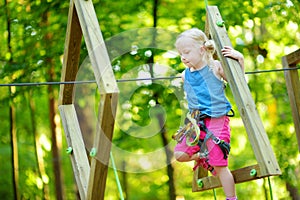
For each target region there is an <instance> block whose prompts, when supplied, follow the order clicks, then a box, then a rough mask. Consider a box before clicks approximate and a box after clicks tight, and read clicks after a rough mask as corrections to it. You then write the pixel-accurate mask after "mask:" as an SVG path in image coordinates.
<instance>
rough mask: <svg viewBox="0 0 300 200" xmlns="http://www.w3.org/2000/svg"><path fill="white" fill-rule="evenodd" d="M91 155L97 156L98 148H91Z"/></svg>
mask: <svg viewBox="0 0 300 200" xmlns="http://www.w3.org/2000/svg"><path fill="white" fill-rule="evenodd" d="M90 156H91V157H95V156H96V148H92V149H91V152H90Z"/></svg>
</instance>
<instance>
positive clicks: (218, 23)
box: [217, 20, 225, 27]
mask: <svg viewBox="0 0 300 200" xmlns="http://www.w3.org/2000/svg"><path fill="white" fill-rule="evenodd" d="M224 24H225V22H224V21H223V20H220V21H217V26H220V27H223V26H224Z"/></svg>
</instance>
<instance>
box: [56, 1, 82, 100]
mask: <svg viewBox="0 0 300 200" xmlns="http://www.w3.org/2000/svg"><path fill="white" fill-rule="evenodd" d="M81 40H82V31H81V28H80V24H79V19H78V16H77V12H76V9H75V5H74V2H73V1H71V2H70V8H69V18H68V26H67V33H66V41H65V52H64V58H63V68H62V72H61V81H62V82H65V81H75V79H76V74H77V72H78V65H79V56H80V46H81ZM73 87H74V84H63V85H60V94H59V105H65V104H72V103H73Z"/></svg>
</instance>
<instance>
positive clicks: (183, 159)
mask: <svg viewBox="0 0 300 200" xmlns="http://www.w3.org/2000/svg"><path fill="white" fill-rule="evenodd" d="M174 157H175V159H176V160H177V161H178V162H187V161H189V160H190V156H189V155H188V154H186V153H184V152H179V151H176V152H174Z"/></svg>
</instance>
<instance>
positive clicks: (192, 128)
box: [172, 110, 234, 172]
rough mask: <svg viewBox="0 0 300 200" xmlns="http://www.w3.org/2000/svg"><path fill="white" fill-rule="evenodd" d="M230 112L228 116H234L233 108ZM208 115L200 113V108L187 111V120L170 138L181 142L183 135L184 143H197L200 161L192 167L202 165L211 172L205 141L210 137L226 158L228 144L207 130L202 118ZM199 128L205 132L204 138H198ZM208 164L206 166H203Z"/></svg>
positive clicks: (228, 149) (192, 144) (190, 144)
mask: <svg viewBox="0 0 300 200" xmlns="http://www.w3.org/2000/svg"><path fill="white" fill-rule="evenodd" d="M231 111H232V114H230V115H228V116H234V112H233V110H231ZM208 117H210V116H208V115H206V114H201V112H200V110H193V111H192V112H191V113H190V112H189V113H187V118H186V119H187V120H186V123H185V125H184V126H183V127H181V128H179V130H178V131H177V133H175V134H174V135H173V136H172V138H173V139H174V140H176V141H177V142H178V143H181V142H182V140H183V139H184V137H186V144H187V145H188V146H195V145H198V146H199V147H200V151H199V152H198V154H199V157H200V162H198V164H197V165H196V166H195V167H194V169H196V168H197V167H198V166H200V165H202V166H203V167H204V168H206V169H208V170H210V171H211V172H213V167H211V166H210V165H209V164H208V162H207V161H208V148H207V141H208V140H209V139H211V140H212V141H213V142H214V143H215V144H217V145H218V146H219V147H220V149H221V150H222V152H223V156H224V159H227V158H228V155H229V152H230V144H229V143H228V142H225V141H224V140H221V139H220V138H218V137H216V136H215V135H214V134H213V133H212V132H211V131H209V130H208V129H207V127H206V125H205V123H204V119H205V118H208ZM200 130H202V131H204V132H205V137H204V139H200ZM205 165H208V166H205Z"/></svg>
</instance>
